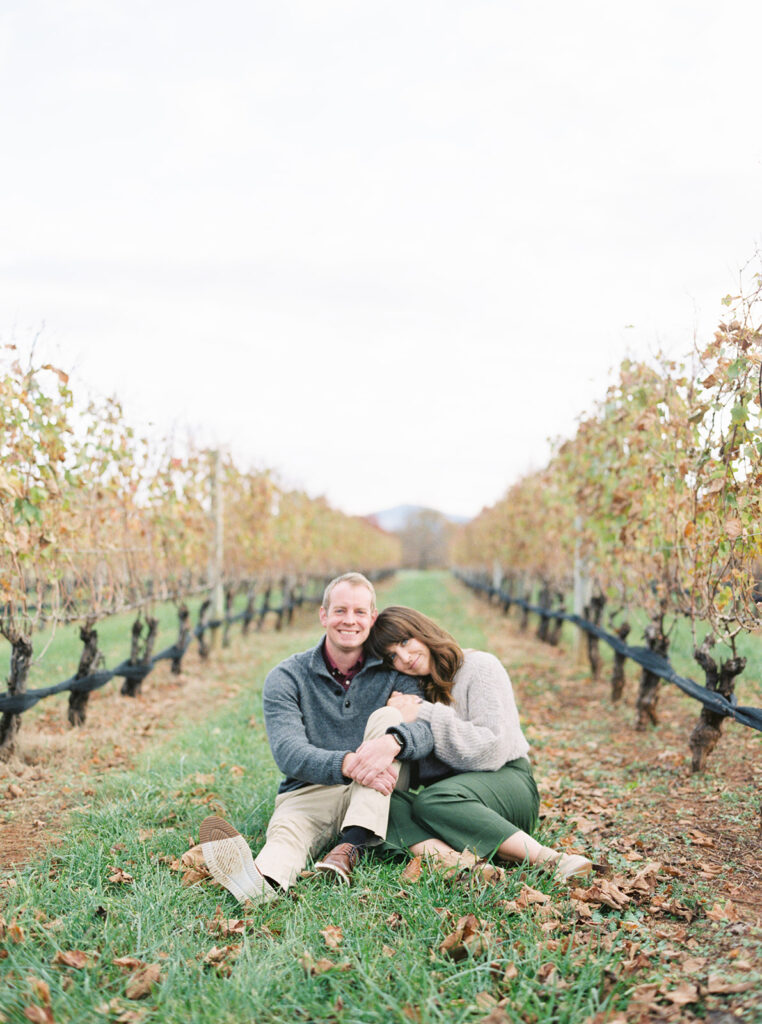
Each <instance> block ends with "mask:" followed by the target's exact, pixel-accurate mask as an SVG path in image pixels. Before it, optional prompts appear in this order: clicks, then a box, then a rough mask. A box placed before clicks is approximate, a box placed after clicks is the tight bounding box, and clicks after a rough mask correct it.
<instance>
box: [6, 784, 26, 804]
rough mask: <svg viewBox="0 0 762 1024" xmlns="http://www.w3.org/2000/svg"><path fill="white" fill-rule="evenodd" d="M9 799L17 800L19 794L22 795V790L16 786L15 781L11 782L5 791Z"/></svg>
mask: <svg viewBox="0 0 762 1024" xmlns="http://www.w3.org/2000/svg"><path fill="white" fill-rule="evenodd" d="M5 792H6V793H7V794H8V796H9V797H10V798H11V800H17V799H18V798H19V797H20V796H23V795H24V790H23V789H22V788H21V786H17V785H16V783H15V782H12V783H11V784H10V786H8V788H7V789H6V791H5Z"/></svg>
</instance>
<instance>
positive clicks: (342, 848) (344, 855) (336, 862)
mask: <svg viewBox="0 0 762 1024" xmlns="http://www.w3.org/2000/svg"><path fill="white" fill-rule="evenodd" d="M359 859H360V849H359V847H357V846H352V844H351V843H339V845H338V846H334V848H333V849H332V850H331V852H330V853H327V854H326V855H325V857H323V859H322V860H319V861H318V862H317V864H316V865H315V870H316V871H325V872H328V871H332V872H333V873H334V874H335V875H336V877H337V878H338V879H340V881H342V882H345V883H346V884H347V885H349V883H350V882H351V881H352V870H353V869H354V866H355V864H356V863H357V861H358V860H359Z"/></svg>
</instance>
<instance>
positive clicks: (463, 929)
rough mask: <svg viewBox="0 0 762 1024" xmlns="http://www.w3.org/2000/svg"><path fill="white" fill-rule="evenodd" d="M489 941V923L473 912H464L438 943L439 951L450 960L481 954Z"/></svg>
mask: <svg viewBox="0 0 762 1024" xmlns="http://www.w3.org/2000/svg"><path fill="white" fill-rule="evenodd" d="M489 941H490V929H489V925H488V924H487V923H486V922H485V921H480V920H479V918H477V917H475V916H474V915H473V914H466V916H465V917H461V918H460V919H459V920H458V922H457V923H456V925H455V930H454V931H453V932H450V934H449V935H447V936H446V937H445V938H444V939H443V941H442V942H441V943H440V944H439V951H440V953H444V954H445V956H449V957H450V959H451V960H455V961H459V960H465V959H466V958H467V957H468V956H471V957H473V958H475V957H478V956H481V955H482V953H484V952H485V951H486V950H487V948H488V947H489Z"/></svg>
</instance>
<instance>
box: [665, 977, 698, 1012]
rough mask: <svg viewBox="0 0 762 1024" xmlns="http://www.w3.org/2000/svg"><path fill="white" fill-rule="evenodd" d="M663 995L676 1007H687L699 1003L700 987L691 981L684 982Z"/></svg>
mask: <svg viewBox="0 0 762 1024" xmlns="http://www.w3.org/2000/svg"><path fill="white" fill-rule="evenodd" d="M662 995H663V996H664V998H665V999H669V1001H670V1002H671V1003H674V1004H675V1005H676V1006H687V1005H688V1004H689V1003H697V1002H698V1001H699V990H698V987H697V986H696V985H693V984H692V983H691V982H690V981H684V982H683V983H682V984H681V985H678V986H677V988H671V989H668V990H667V991H666V992H663V993H662Z"/></svg>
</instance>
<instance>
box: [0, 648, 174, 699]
mask: <svg viewBox="0 0 762 1024" xmlns="http://www.w3.org/2000/svg"><path fill="white" fill-rule="evenodd" d="M189 643H190V637H188V643H186V644H185V645H184V646H180V644H172V646H171V647H167V648H166V650H163V651H161V652H160V653H159V654H155V655H154V656H153V657H152V658H151V660H150V661H149V662H147V663H145V664H139V665H130V663H129V662H128V661H123V662H122V663H121V664H120V665H117V666H116V668H113V669H99V670H98V671H97V672H91V673H90V674H89V675H86V676H82V677H81V678H80V679H77V678H76V676H72V678H71V679H65V680H64V681H63V682H62V683H55V684H54V685H53V686H43V687H40V689H39V690H27V691H26V692H25V693H18V694H13V695H10V694H6V695H3V696H0V712H4V713H7V714H16V715H18V714H21V713H22V712H23V711H27V710H28V709H29V708H31V707H34V705H35V704H36V703H37V701H39V700H42V699H43V697H51V696H52V695H53V694H54V693H65V692H66V691H67V690H68V691H70V692H71V693H89V692H90V691H91V690H99V689H100V688H101V687H102V686H105V685H106V683H109V682H111V680H112V679H115V678H117V677H119V678H122V679H132V680H133V681H135V682H142V681H143V680H144V679H145V677H146V676H147V675H148V674H149V672H150V671H151V670H152V669H153V667H154V665H155V664H156V663H157V662H159V661H166V660H169V659H171V660H173V661H174V660H175V659H179V658H182V656H183V654H185V652H186V650H187V649H188V644H189Z"/></svg>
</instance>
